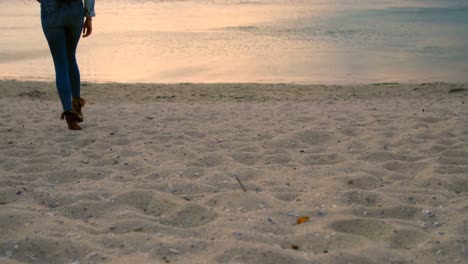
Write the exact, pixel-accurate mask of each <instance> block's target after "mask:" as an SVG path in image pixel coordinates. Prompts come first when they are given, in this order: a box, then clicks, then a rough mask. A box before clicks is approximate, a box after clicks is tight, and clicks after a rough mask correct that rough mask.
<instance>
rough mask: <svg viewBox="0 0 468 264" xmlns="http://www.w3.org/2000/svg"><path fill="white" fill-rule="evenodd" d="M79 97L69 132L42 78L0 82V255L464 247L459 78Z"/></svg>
mask: <svg viewBox="0 0 468 264" xmlns="http://www.w3.org/2000/svg"><path fill="white" fill-rule="evenodd" d="M82 96H83V97H84V98H85V99H86V100H87V105H86V106H85V108H84V109H83V113H84V115H85V121H84V123H82V124H81V127H82V128H83V130H81V131H70V130H68V129H67V126H66V122H65V121H63V120H60V119H59V117H60V114H61V111H60V105H59V100H58V96H57V94H56V91H55V85H54V84H52V83H47V82H17V81H0V124H1V125H0V137H1V140H0V263H4V264H19V263H47V264H53V263H73V264H78V263H80V264H83V263H134V264H137V263H255V264H258V263H296V264H298V263H360V264H363V263H466V260H467V259H468V196H467V195H468V122H467V120H468V84H446V83H429V84H397V83H396V84H392V83H386V84H385V83H384V84H373V85H350V86H333V85H331V86H322V85H293V84H271V85H270V84H171V85H163V84H161V85H159V84H93V83H88V84H85V85H84V87H83V94H82ZM236 177H237V178H238V179H239V180H240V182H241V183H242V184H243V186H244V187H245V189H246V191H243V189H242V187H241V185H240V184H239V182H238V181H237V179H236ZM301 216H307V217H309V220H308V221H306V222H304V223H301V224H298V223H297V220H298V218H299V217H301Z"/></svg>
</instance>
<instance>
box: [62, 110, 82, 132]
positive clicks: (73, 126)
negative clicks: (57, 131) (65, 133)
mask: <svg viewBox="0 0 468 264" xmlns="http://www.w3.org/2000/svg"><path fill="white" fill-rule="evenodd" d="M61 118H62V119H65V120H66V121H67V124H68V129H70V130H81V127H80V126H79V125H78V114H77V113H75V112H74V111H66V112H63V113H62V117H61Z"/></svg>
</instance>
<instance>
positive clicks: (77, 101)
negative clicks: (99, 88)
mask: <svg viewBox="0 0 468 264" xmlns="http://www.w3.org/2000/svg"><path fill="white" fill-rule="evenodd" d="M85 104H86V101H85V99H83V98H73V101H72V107H73V111H75V112H76V114H77V115H78V123H81V122H83V120H84V118H83V113H82V112H81V108H82V107H84V105H85Z"/></svg>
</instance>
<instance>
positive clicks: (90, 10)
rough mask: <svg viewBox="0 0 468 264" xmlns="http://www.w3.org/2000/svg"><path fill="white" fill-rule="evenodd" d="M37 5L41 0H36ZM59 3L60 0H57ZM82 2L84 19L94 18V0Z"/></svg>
mask: <svg viewBox="0 0 468 264" xmlns="http://www.w3.org/2000/svg"><path fill="white" fill-rule="evenodd" d="M37 1H38V2H39V3H40V2H41V0H37ZM59 1H60V0H59ZM83 2H84V10H85V14H84V15H85V16H86V17H94V16H96V12H94V0H83Z"/></svg>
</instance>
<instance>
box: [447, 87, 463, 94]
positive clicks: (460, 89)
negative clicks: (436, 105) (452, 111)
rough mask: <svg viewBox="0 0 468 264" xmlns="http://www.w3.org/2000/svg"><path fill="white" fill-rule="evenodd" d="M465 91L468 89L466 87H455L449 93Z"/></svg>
mask: <svg viewBox="0 0 468 264" xmlns="http://www.w3.org/2000/svg"><path fill="white" fill-rule="evenodd" d="M463 91H466V89H464V88H455V89H452V90H450V91H449V93H459V92H463Z"/></svg>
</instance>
